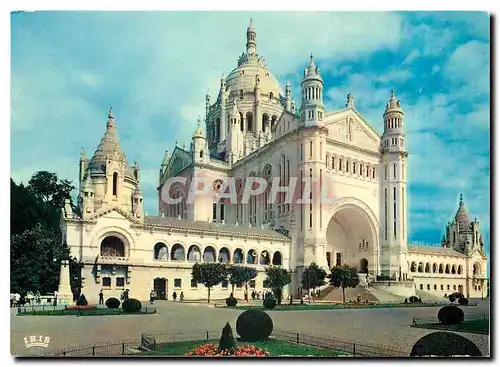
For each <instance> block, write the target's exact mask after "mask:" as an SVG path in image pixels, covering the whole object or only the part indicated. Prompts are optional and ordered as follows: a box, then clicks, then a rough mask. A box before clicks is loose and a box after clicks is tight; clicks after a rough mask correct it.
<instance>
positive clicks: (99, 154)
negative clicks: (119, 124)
mask: <svg viewBox="0 0 500 367" xmlns="http://www.w3.org/2000/svg"><path fill="white" fill-rule="evenodd" d="M107 158H110V159H113V160H115V161H123V162H125V167H126V168H125V176H126V177H131V178H133V177H134V176H133V172H132V169H131V167H130V166H129V164H128V162H127V158H126V157H125V153H124V152H123V149H122V147H121V146H120V141H119V140H118V134H117V132H116V125H115V118H114V115H113V108H112V107H111V108H110V109H109V113H108V122H107V123H106V132H105V133H104V136H103V137H102V139H101V142H100V143H99V145H98V146H97V149H96V150H95V152H94V155H93V156H92V158H91V159H90V162H89V170H90V172H91V173H105V169H106V159H107Z"/></svg>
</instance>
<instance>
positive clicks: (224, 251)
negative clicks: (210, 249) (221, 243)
mask: <svg viewBox="0 0 500 367" xmlns="http://www.w3.org/2000/svg"><path fill="white" fill-rule="evenodd" d="M217 260H218V261H219V262H220V263H223V264H227V263H229V261H230V260H231V257H230V255H229V249H228V248H227V247H223V248H221V249H220V251H219V257H218V259H217Z"/></svg>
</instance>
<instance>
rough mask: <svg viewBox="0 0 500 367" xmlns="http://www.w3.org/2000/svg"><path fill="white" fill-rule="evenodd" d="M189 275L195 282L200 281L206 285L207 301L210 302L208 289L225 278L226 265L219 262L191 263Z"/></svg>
mask: <svg viewBox="0 0 500 367" xmlns="http://www.w3.org/2000/svg"><path fill="white" fill-rule="evenodd" d="M191 277H192V279H193V280H194V281H196V282H197V283H202V284H203V285H204V286H205V287H207V289H208V303H210V290H211V289H212V287H213V286H214V285H217V284H219V283H221V282H222V281H223V280H225V279H226V278H227V269H226V265H225V264H220V263H202V264H198V263H196V264H194V265H193V270H192V272H191Z"/></svg>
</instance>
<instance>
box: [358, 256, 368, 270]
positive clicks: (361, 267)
mask: <svg viewBox="0 0 500 367" xmlns="http://www.w3.org/2000/svg"><path fill="white" fill-rule="evenodd" d="M359 272H360V273H362V274H368V260H366V259H365V258H363V259H361V261H360V262H359Z"/></svg>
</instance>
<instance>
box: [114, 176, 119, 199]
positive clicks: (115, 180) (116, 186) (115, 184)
mask: <svg viewBox="0 0 500 367" xmlns="http://www.w3.org/2000/svg"><path fill="white" fill-rule="evenodd" d="M117 192H118V173H116V172H115V173H113V195H114V196H116V195H117Z"/></svg>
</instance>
